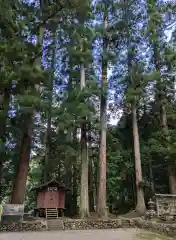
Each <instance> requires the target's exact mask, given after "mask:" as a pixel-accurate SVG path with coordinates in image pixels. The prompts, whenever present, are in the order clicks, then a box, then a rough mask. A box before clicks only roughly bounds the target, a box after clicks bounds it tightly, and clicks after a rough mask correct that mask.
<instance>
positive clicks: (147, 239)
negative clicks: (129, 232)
mask: <svg viewBox="0 0 176 240" xmlns="http://www.w3.org/2000/svg"><path fill="white" fill-rule="evenodd" d="M137 239H138V240H173V239H174V238H171V237H167V236H164V235H161V234H158V233H153V232H147V231H146V232H140V233H139V234H137Z"/></svg>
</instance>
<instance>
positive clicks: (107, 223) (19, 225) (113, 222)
mask: <svg viewBox="0 0 176 240" xmlns="http://www.w3.org/2000/svg"><path fill="white" fill-rule="evenodd" d="M63 225H64V230H84V229H117V228H135V227H137V228H140V229H146V230H150V231H154V232H158V233H163V234H166V235H170V236H176V223H175V224H167V223H158V222H156V221H146V220H143V219H120V218H119V219H108V220H81V219H75V220H74V219H71V220H63ZM46 230H47V221H46V220H44V221H40V220H38V221H35V222H16V223H12V224H1V225H0V231H1V232H2V231H3V232H22V231H46Z"/></svg>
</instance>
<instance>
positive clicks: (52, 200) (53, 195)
mask: <svg viewBox="0 0 176 240" xmlns="http://www.w3.org/2000/svg"><path fill="white" fill-rule="evenodd" d="M46 199H47V204H46V205H47V206H46V208H58V193H57V192H54V191H51V192H47V197H46Z"/></svg>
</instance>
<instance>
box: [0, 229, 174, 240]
mask: <svg viewBox="0 0 176 240" xmlns="http://www.w3.org/2000/svg"><path fill="white" fill-rule="evenodd" d="M58 239H62V240H171V238H168V237H165V236H162V235H158V234H155V233H150V232H147V231H142V230H138V229H117V230H82V231H78V230H75V231H73V230H72V231H52V232H24V233H1V234H0V240H58Z"/></svg>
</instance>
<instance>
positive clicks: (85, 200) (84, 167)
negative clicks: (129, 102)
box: [80, 64, 89, 218]
mask: <svg viewBox="0 0 176 240" xmlns="http://www.w3.org/2000/svg"><path fill="white" fill-rule="evenodd" d="M80 77H81V90H83V89H84V88H85V86H86V80H85V68H84V65H83V64H81V68H80ZM84 120H86V118H84V119H83V123H82V126H81V200H80V201H81V203H80V215H81V218H85V217H88V216H89V196H88V169H89V162H88V149H87V126H86V123H85V122H84Z"/></svg>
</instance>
